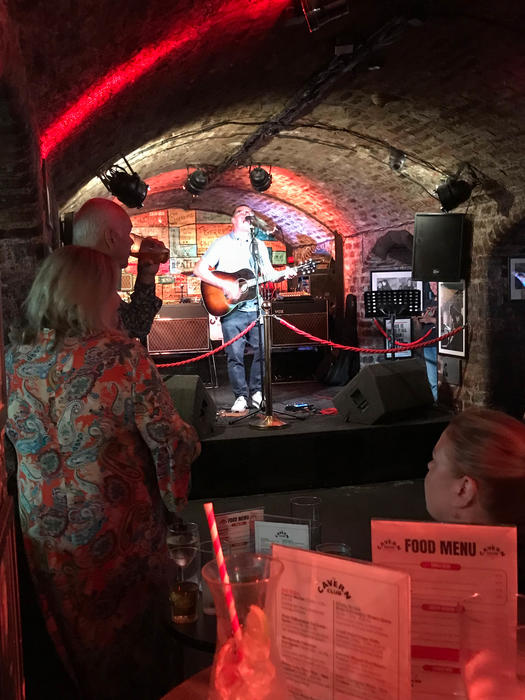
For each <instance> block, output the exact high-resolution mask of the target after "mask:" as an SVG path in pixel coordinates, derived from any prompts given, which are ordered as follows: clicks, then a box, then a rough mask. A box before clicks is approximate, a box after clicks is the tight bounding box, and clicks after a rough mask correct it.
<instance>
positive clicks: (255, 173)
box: [249, 165, 272, 192]
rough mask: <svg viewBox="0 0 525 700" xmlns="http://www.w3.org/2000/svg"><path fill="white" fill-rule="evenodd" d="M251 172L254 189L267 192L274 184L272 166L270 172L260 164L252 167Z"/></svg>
mask: <svg viewBox="0 0 525 700" xmlns="http://www.w3.org/2000/svg"><path fill="white" fill-rule="evenodd" d="M249 172H250V182H251V183H252V187H253V189H254V190H257V192H265V191H266V190H267V189H268V188H269V187H270V185H271V184H272V175H271V168H270V172H268V171H267V170H265V169H264V168H261V166H260V165H257V167H255V168H251V167H250V171H249Z"/></svg>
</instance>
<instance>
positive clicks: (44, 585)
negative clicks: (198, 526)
mask: <svg viewBox="0 0 525 700" xmlns="http://www.w3.org/2000/svg"><path fill="white" fill-rule="evenodd" d="M53 345H54V333H53V332H52V331H48V332H44V333H42V334H41V336H40V337H39V338H38V340H37V342H35V343H34V344H32V345H21V346H14V347H10V348H8V350H7V353H6V370H7V372H6V373H7V382H8V420H7V424H6V429H7V435H8V437H9V439H10V440H11V442H12V443H13V445H14V447H15V449H16V452H17V457H18V496H19V512H20V522H21V528H22V532H23V536H24V546H25V551H26V555H27V559H28V562H29V566H30V569H31V574H32V576H33V580H34V583H35V587H36V590H37V593H38V596H39V602H40V605H41V607H42V611H43V614H44V617H45V620H46V624H47V628H48V630H49V632H50V634H51V636H52V638H53V641H54V643H55V645H56V647H57V650H58V651H59V653H60V654H61V656H62V659H63V661H64V663H65V665H66V668H67V669H68V671H69V672H70V674H71V675H72V677H73V678H74V679H75V680H76V682H77V684H78V686H79V687H80V688H81V689H82V697H86V698H96V699H97V700H101V699H102V698H124V697H125V698H140V699H142V698H156V697H159V695H160V694H162V692H165V691H166V690H167V687H168V686H169V675H170V674H169V672H170V670H171V669H170V668H169V664H170V658H169V651H170V650H169V647H170V638H169V634H168V633H167V619H168V618H167V614H168V611H167V603H168V593H167V585H168V578H169V567H170V560H169V557H168V553H167V548H166V517H165V516H166V514H167V513H166V509H167V510H169V511H174V510H175V508H176V506H177V505H179V504H183V503H184V502H185V500H186V497H187V490H188V484H189V476H190V465H191V463H192V461H193V460H194V459H195V458H196V457H197V456H198V455H199V453H200V443H199V441H198V437H197V434H196V432H195V431H194V429H193V428H192V427H191V426H189V425H187V424H186V423H184V421H183V420H182V419H181V418H180V416H179V415H178V413H177V412H176V410H175V409H174V407H173V403H172V401H171V397H170V395H169V393H168V391H167V389H166V388H165V386H164V384H163V381H162V379H161V377H160V376H159V374H158V372H157V369H156V368H155V366H154V364H153V363H152V361H151V360H150V359H149V358H148V356H147V354H146V352H145V350H144V348H143V347H142V346H141V345H140V343H138V342H137V341H135V340H132V339H129V338H127V337H124V335H122V334H120V333H111V334H101V335H97V336H92V337H89V338H81V339H78V338H68V339H66V341H65V342H64V343H63V344H62V345H60V347H58V349H54V348H53ZM171 645H173V642H171Z"/></svg>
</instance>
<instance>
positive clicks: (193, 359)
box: [157, 319, 258, 367]
mask: <svg viewBox="0 0 525 700" xmlns="http://www.w3.org/2000/svg"><path fill="white" fill-rule="evenodd" d="M257 320H258V319H255V321H252V322H251V323H250V325H249V326H246V328H245V329H244V330H243V331H241V332H240V333H238V334H237V335H236V336H235V338H232V339H231V340H228V342H227V343H223V344H222V345H219V347H218V348H214V349H213V350H210V351H209V352H206V353H204V355H199V356H198V357H190V358H189V359H188V360H181V361H180V362H167V363H164V364H158V365H157V367H180V366H181V365H189V364H190V362H197V361H198V360H205V359H206V358H207V357H211V355H215V353H216V352H220V351H221V350H224V348H226V347H228V345H231V344H232V343H235V341H236V340H239V338H242V336H243V335H246V333H248V332H249V331H251V329H252V328H253V327H254V326H255V324H256V323H257Z"/></svg>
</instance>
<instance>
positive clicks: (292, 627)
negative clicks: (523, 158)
mask: <svg viewBox="0 0 525 700" xmlns="http://www.w3.org/2000/svg"><path fill="white" fill-rule="evenodd" d="M273 556H274V557H275V558H277V559H280V560H281V561H282V562H283V564H284V572H283V574H282V576H281V577H280V580H279V583H278V591H277V606H276V607H277V615H276V617H277V619H276V621H275V625H276V630H275V631H276V637H277V639H278V641H279V648H280V654H281V661H282V664H283V668H284V672H285V675H286V678H287V681H288V689H289V691H290V697H291V698H292V699H293V700H305V699H306V698H308V700H354V699H355V700H357V699H358V698H359V700H377V698H388V699H389V700H409V699H410V579H409V577H408V576H407V575H406V574H404V573H403V572H398V571H391V570H388V569H383V568H381V567H378V566H374V565H372V564H369V563H365V562H358V561H356V560H352V559H348V558H343V557H335V556H331V555H327V554H321V553H320V552H312V551H305V550H301V549H295V548H292V547H287V546H283V545H278V544H274V545H273Z"/></svg>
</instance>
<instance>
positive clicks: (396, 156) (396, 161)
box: [388, 148, 407, 173]
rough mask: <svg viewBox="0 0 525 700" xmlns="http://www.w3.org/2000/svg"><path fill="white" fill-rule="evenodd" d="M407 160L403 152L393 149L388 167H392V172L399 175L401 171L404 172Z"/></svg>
mask: <svg viewBox="0 0 525 700" xmlns="http://www.w3.org/2000/svg"><path fill="white" fill-rule="evenodd" d="M406 158H407V157H406V155H405V154H404V153H403V151H400V150H398V149H397V148H391V149H390V155H389V159H388V165H389V167H390V170H393V171H394V172H396V173H398V172H399V171H400V170H403V166H404V165H405V161H406Z"/></svg>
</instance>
